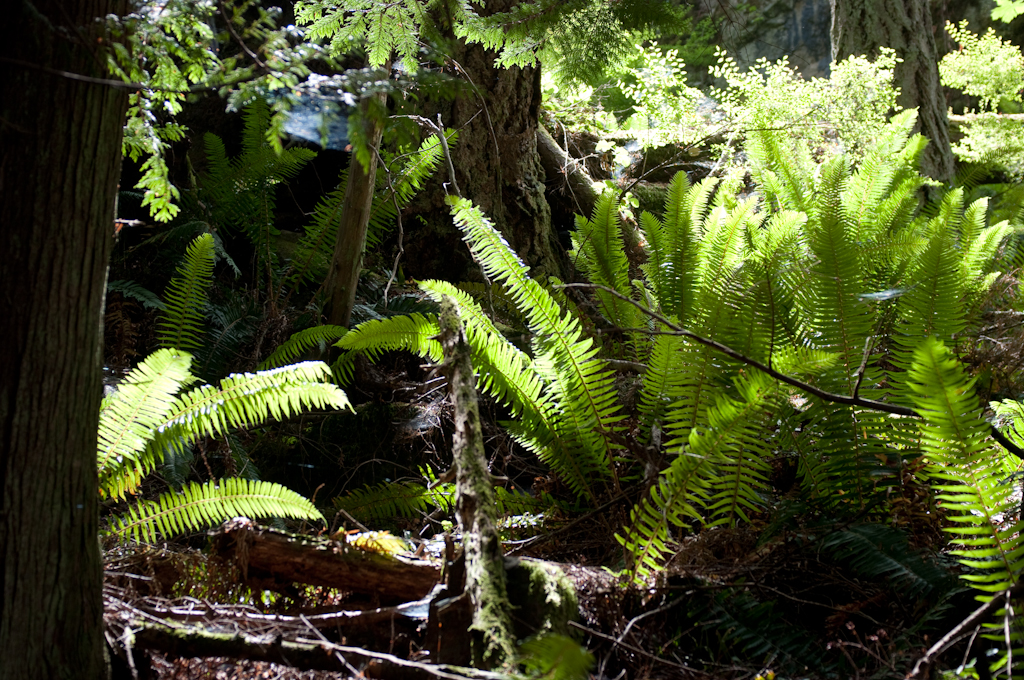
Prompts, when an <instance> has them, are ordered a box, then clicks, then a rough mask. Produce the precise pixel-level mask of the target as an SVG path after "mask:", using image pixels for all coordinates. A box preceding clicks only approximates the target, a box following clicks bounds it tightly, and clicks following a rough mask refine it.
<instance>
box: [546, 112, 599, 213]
mask: <svg viewBox="0 0 1024 680" xmlns="http://www.w3.org/2000/svg"><path fill="white" fill-rule="evenodd" d="M537 151H538V152H539V154H540V162H541V165H542V166H543V167H544V174H545V175H546V176H547V178H548V182H564V183H565V187H564V188H565V190H566V191H567V192H568V193H569V195H570V196H572V202H573V207H574V209H575V211H576V212H577V213H578V214H580V215H590V214H591V213H592V212H594V206H595V205H596V204H597V198H598V194H597V191H595V190H594V183H593V180H591V179H590V175H588V174H587V171H586V169H585V168H584V167H583V163H582V162H581V161H578V160H576V159H575V158H573V157H572V156H570V155H569V153H568V152H567V151H565V150H564V149H562V147H560V146H558V142H556V141H555V140H554V138H553V137H552V136H551V133H550V132H548V129H547V128H546V127H544V126H543V125H541V126H540V127H538V128H537Z"/></svg>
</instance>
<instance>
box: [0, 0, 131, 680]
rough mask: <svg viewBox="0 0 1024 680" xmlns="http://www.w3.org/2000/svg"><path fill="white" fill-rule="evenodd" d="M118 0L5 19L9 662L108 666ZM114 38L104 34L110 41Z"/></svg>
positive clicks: (56, 671) (3, 529)
mask: <svg viewBox="0 0 1024 680" xmlns="http://www.w3.org/2000/svg"><path fill="white" fill-rule="evenodd" d="M125 9H126V3H124V2H121V1H120V0H83V1H82V2H78V3H66V2H60V1H59V0H32V2H28V1H25V2H14V3H12V5H11V6H9V7H8V8H7V11H6V16H5V17H4V21H3V26H2V28H0V149H2V152H0V253H2V257H3V266H2V267H0V319H3V323H4V351H3V352H0V492H2V494H3V497H2V500H0V669H2V673H0V674H2V675H3V677H4V678H5V680H13V679H17V678H31V679H33V680H38V679H40V678H86V679H91V678H100V677H104V676H105V675H106V674H107V667H106V662H105V660H104V650H103V629H102V614H103V601H102V563H101V556H100V548H99V542H98V539H97V525H98V509H97V508H98V506H97V480H96V432H97V420H98V411H99V404H100V397H101V393H102V382H101V373H100V358H101V350H102V344H101V343H102V335H101V328H100V325H101V324H100V319H101V312H102V308H103V294H104V287H105V283H106V271H107V260H108V257H109V254H110V250H111V247H112V244H113V217H114V203H115V196H116V191H117V181H118V173H119V170H120V160H121V154H120V152H121V128H122V125H123V118H124V112H125V109H126V106H127V94H126V92H125V91H124V90H115V89H111V88H109V87H106V86H103V85H98V84H93V83H86V82H82V81H79V80H74V79H71V78H68V77H65V76H62V75H59V74H57V73H56V71H65V72H71V73H77V74H84V75H88V76H94V77H103V76H104V68H103V57H102V54H101V52H100V50H101V49H102V43H101V38H102V36H101V31H100V30H99V29H98V26H100V24H98V23H97V22H96V21H95V18H96V17H103V16H104V15H106V14H108V13H113V12H123V11H124V10H125ZM104 39H105V38H104Z"/></svg>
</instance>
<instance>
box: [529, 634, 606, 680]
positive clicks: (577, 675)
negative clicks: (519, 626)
mask: <svg viewBox="0 0 1024 680" xmlns="http://www.w3.org/2000/svg"><path fill="white" fill-rule="evenodd" d="M519 654H520V660H521V661H522V663H523V665H524V667H525V668H526V672H527V673H528V674H529V675H528V676H527V677H530V678H545V679H546V680H586V678H588V677H590V675H589V671H590V668H591V667H592V666H593V665H594V655H593V654H591V653H590V652H588V651H587V650H586V648H584V647H581V646H580V644H579V643H578V642H577V641H576V640H573V639H572V638H571V637H568V636H566V635H556V634H553V633H549V634H547V635H541V636H538V637H533V638H530V639H529V640H527V641H525V642H524V643H523V644H522V645H520V646H519Z"/></svg>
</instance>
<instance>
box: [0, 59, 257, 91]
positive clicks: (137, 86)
mask: <svg viewBox="0 0 1024 680" xmlns="http://www.w3.org/2000/svg"><path fill="white" fill-rule="evenodd" d="M0 62H5V63H8V64H14V65H15V66H21V67H23V68H29V69H33V70H36V71H42V72H43V73H48V74H50V75H53V76H59V77H61V78H67V79H68V80H77V81H80V82H83V83H91V84H93V85H104V86H106V87H113V88H115V89H120V90H148V91H150V92H166V93H168V94H195V93H199V92H217V91H219V90H220V89H222V88H225V87H234V86H235V85H240V84H242V83H245V82H249V81H251V80H256V79H257V78H262V77H263V76H265V75H266V74H267V73H269V72H270V71H269V70H267V69H258V70H257V71H254V72H253V73H249V74H246V75H244V76H243V77H241V78H238V79H237V80H230V81H225V82H223V83H221V84H219V85H193V86H192V87H187V88H184V89H174V88H169V87H154V86H153V85H147V84H146V83H132V82H125V81H123V80H114V79H111V78H93V77H92V76H86V75H82V74H81V73H72V72H71V71H62V70H60V69H56V68H50V67H49V66H43V65H42V64H33V63H32V62H30V61H24V60H22V59H12V58H10V57H0Z"/></svg>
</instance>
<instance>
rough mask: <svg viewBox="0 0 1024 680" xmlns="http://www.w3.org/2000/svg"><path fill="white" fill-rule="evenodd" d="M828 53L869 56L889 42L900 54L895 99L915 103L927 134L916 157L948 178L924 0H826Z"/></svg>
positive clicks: (945, 127)
mask: <svg viewBox="0 0 1024 680" xmlns="http://www.w3.org/2000/svg"><path fill="white" fill-rule="evenodd" d="M831 3H832V59H833V60H835V61H839V60H841V59H845V58H846V57H848V56H850V55H867V56H869V57H874V56H876V55H877V53H878V48H879V47H891V48H892V49H894V50H896V54H897V56H899V57H900V58H901V59H903V61H902V63H900V64H897V65H896V86H897V87H899V88H900V97H899V99H898V102H899V104H900V105H901V106H903V107H904V108H913V107H917V108H918V114H917V126H918V127H917V129H918V131H920V132H921V133H922V134H923V135H924V136H925V137H927V138H928V140H929V144H928V148H927V149H925V152H924V155H923V157H922V159H921V170H922V172H923V173H924V174H926V175H928V176H929V177H932V178H933V179H937V180H939V181H940V182H949V181H951V180H952V179H953V174H954V161H953V152H952V150H951V149H950V144H949V122H948V120H947V118H946V100H945V97H944V96H943V94H942V86H941V84H940V83H939V67H938V57H937V56H936V51H935V35H934V33H933V27H932V20H931V14H930V10H929V6H928V0H831Z"/></svg>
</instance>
